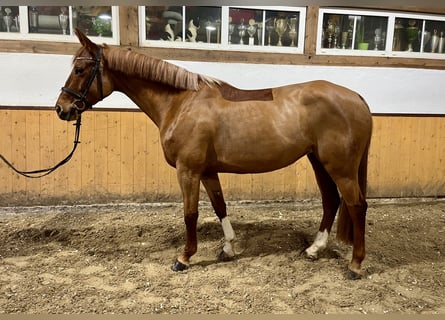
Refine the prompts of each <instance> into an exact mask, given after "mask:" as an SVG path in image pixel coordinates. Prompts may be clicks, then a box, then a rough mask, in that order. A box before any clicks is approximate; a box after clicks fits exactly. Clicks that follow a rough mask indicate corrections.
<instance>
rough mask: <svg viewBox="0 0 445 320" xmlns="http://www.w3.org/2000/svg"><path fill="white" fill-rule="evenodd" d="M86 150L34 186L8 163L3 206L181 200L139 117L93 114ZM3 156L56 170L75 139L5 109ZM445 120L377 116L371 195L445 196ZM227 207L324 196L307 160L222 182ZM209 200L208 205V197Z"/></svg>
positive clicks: (40, 118) (40, 119)
mask: <svg viewBox="0 0 445 320" xmlns="http://www.w3.org/2000/svg"><path fill="white" fill-rule="evenodd" d="M82 120H83V121H82V129H81V139H80V140H81V144H80V145H79V148H78V150H77V151H76V153H75V156H74V157H73V159H72V160H71V161H70V163H68V164H67V165H66V166H64V167H62V168H60V169H59V170H58V171H56V172H54V173H52V174H50V175H49V176H47V177H44V178H42V179H26V178H22V177H20V176H18V175H17V174H15V173H13V172H12V171H11V170H9V169H7V168H5V165H4V164H3V163H0V182H1V183H0V205H3V206H4V205H15V204H49V203H63V202H68V203H73V202H83V203H86V202H105V201H115V200H116V201H122V200H128V201H170V200H175V201H177V200H180V192H179V187H178V185H177V181H176V173H175V171H174V169H172V168H170V167H169V166H168V165H167V164H166V162H165V160H164V157H163V154H162V150H161V148H160V145H159V139H158V130H157V128H156V127H155V126H154V125H153V123H152V122H151V121H150V120H149V119H148V118H147V117H146V116H145V115H144V114H143V113H141V112H139V111H88V112H86V113H85V114H84V116H83V119H82ZM0 128H1V132H2V138H1V139H0V150H1V152H2V154H3V155H4V156H5V157H6V158H8V159H10V160H11V161H12V162H13V163H14V165H16V166H17V167H18V168H20V169H26V170H32V169H38V168H42V167H49V166H52V165H53V164H55V163H57V162H58V161H60V160H61V159H63V158H64V157H65V156H66V155H67V154H68V153H69V152H70V150H71V148H72V145H73V139H74V126H73V124H72V123H67V122H64V121H61V120H59V119H58V118H57V116H56V113H55V112H54V111H53V110H24V109H21V110H17V109H3V110H0ZM444 145H445V117H410V116H374V134H373V140H372V145H371V152H370V156H369V184H368V186H369V196H371V197H407V196H442V195H445V166H444V161H445V148H444V147H443V146H444ZM221 180H222V184H223V188H224V191H225V196H226V199H227V200H239V199H306V198H316V197H319V193H318V189H317V187H316V184H315V179H314V175H313V172H312V169H311V167H310V165H309V164H308V162H307V160H306V159H305V158H304V159H301V160H300V161H299V162H297V163H296V164H294V165H291V166H289V167H287V168H285V169H282V170H279V171H276V172H273V173H267V174H258V175H234V174H223V175H221ZM202 199H204V200H205V199H206V198H205V196H204V195H203V197H202Z"/></svg>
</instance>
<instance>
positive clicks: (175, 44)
mask: <svg viewBox="0 0 445 320" xmlns="http://www.w3.org/2000/svg"><path fill="white" fill-rule="evenodd" d="M182 7H183V12H184V8H185V7H186V6H182ZM230 8H236V9H248V10H263V11H288V12H299V19H298V39H299V41H298V46H296V47H287V46H283V47H280V46H267V45H261V46H260V45H254V46H250V45H247V44H246V45H238V44H230V43H228V21H229V11H230ZM306 12H307V8H306V7H287V6H221V43H204V42H194V43H191V42H185V41H180V42H179V41H162V40H147V39H145V34H146V24H145V18H146V16H145V6H138V21H139V46H140V47H157V48H172V49H195V50H218V51H241V52H259V53H268V52H270V53H294V54H303V53H304V46H305V32H306ZM263 16H264V15H263ZM182 23H183V30H184V29H185V20H183V22H182ZM264 37H265V36H264V31H263V38H264Z"/></svg>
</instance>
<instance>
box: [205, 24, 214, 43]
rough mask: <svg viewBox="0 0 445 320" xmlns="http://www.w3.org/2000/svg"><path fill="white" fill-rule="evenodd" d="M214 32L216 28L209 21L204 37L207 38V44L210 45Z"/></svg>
mask: <svg viewBox="0 0 445 320" xmlns="http://www.w3.org/2000/svg"><path fill="white" fill-rule="evenodd" d="M215 30H216V27H215V26H214V25H213V24H212V22H211V21H207V22H206V36H207V43H210V40H211V37H212V32H213V31H215Z"/></svg>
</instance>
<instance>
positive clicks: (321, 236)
mask: <svg viewBox="0 0 445 320" xmlns="http://www.w3.org/2000/svg"><path fill="white" fill-rule="evenodd" d="M328 237H329V232H328V230H324V231H323V232H321V231H318V232H317V235H316V236H315V240H314V243H312V245H311V246H310V247H309V248H307V249H306V254H307V255H308V257H309V258H314V259H316V258H317V257H318V251H320V250H323V249H324V248H326V246H327V244H328Z"/></svg>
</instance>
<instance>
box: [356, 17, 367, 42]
mask: <svg viewBox="0 0 445 320" xmlns="http://www.w3.org/2000/svg"><path fill="white" fill-rule="evenodd" d="M357 48H358V49H359V50H368V48H369V43H368V42H366V41H365V17H360V21H359V23H358V24H357Z"/></svg>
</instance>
